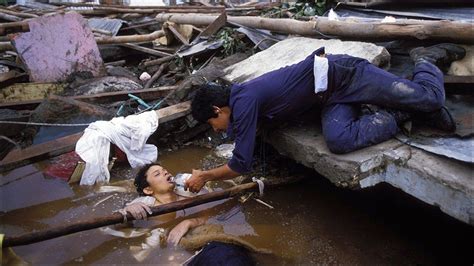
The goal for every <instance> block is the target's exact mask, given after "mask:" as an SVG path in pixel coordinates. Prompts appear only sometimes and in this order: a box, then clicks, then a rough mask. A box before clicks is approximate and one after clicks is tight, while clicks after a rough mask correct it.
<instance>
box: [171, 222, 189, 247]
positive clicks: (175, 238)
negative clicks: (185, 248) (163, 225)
mask: <svg viewBox="0 0 474 266" xmlns="http://www.w3.org/2000/svg"><path fill="white" fill-rule="evenodd" d="M190 228H191V221H190V220H184V221H182V222H180V223H179V224H178V225H176V226H175V227H174V228H173V229H172V230H171V231H170V233H169V234H168V243H171V244H173V245H175V246H177V245H178V243H179V241H180V240H181V238H182V237H183V236H184V235H185V234H186V233H187V232H188V230H189V229H190Z"/></svg>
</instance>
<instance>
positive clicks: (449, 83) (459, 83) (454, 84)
mask: <svg viewBox="0 0 474 266" xmlns="http://www.w3.org/2000/svg"><path fill="white" fill-rule="evenodd" d="M444 87H445V89H446V94H470V95H472V94H474V76H444Z"/></svg>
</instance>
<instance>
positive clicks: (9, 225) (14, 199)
mask: <svg viewBox="0 0 474 266" xmlns="http://www.w3.org/2000/svg"><path fill="white" fill-rule="evenodd" d="M209 152H210V151H209V150H207V149H204V148H196V147H187V148H184V149H182V150H179V151H175V152H164V153H162V154H160V161H161V163H162V164H163V165H164V166H165V167H166V168H167V169H168V170H170V171H171V172H172V173H177V172H190V171H191V169H192V168H198V167H199V166H200V160H201V158H202V157H203V156H205V155H206V154H208V153H209ZM42 167H43V166H42V165H41V164H39V165H38V164H37V165H30V166H26V167H22V168H19V169H16V170H14V171H12V172H10V173H7V174H4V175H3V176H1V177H0V182H1V183H0V184H1V187H0V189H1V190H0V193H1V202H2V204H1V210H2V212H1V214H0V220H1V230H0V231H1V232H2V233H5V234H6V235H18V234H21V233H24V232H31V231H34V230H43V229H48V228H51V227H54V226H57V225H63V224H64V223H69V222H73V221H77V220H81V219H86V218H90V217H96V216H100V215H102V214H109V213H110V212H112V211H113V210H116V209H119V208H120V207H122V206H123V204H124V203H126V202H129V201H131V200H132V199H133V198H134V197H135V196H136V194H135V193H134V192H133V187H131V186H130V184H129V183H126V182H125V185H124V182H123V181H116V180H119V179H121V177H122V179H123V175H125V176H126V175H130V176H131V175H132V174H133V173H132V172H130V171H125V172H122V173H121V174H119V175H121V176H120V177H117V176H115V177H114V176H113V177H112V184H113V183H114V182H115V184H116V185H120V186H122V187H125V188H129V189H130V191H129V192H105V193H100V192H98V187H80V186H77V185H73V186H70V185H68V184H67V183H66V182H64V181H62V180H57V179H50V178H47V177H44V176H43V174H42V173H41V171H40V169H42ZM306 176H307V178H306V179H305V180H304V181H302V182H301V183H298V184H294V185H289V186H286V187H283V188H278V189H273V190H271V191H270V190H268V191H266V193H265V196H264V198H263V200H264V201H265V202H267V203H269V204H271V205H272V206H274V207H275V209H273V210H272V209H269V208H267V207H265V206H263V205H261V204H259V203H257V202H256V201H254V200H250V201H247V202H245V203H243V204H240V203H239V202H238V201H237V200H235V199H231V200H227V201H225V200H224V201H220V202H217V203H213V204H208V205H205V206H201V207H199V208H198V209H197V210H195V211H187V212H186V213H183V212H178V214H177V216H178V218H177V219H178V220H177V221H180V220H181V219H183V218H185V217H187V216H189V215H193V214H194V215H196V214H195V213H196V212H199V211H201V210H203V209H209V210H210V214H211V215H210V219H209V221H208V222H209V223H215V224H221V225H223V226H224V229H225V231H226V232H227V233H229V234H234V235H238V236H240V237H242V238H243V239H245V240H247V241H249V242H250V243H252V244H254V245H255V246H257V247H259V248H266V249H270V250H271V251H272V252H273V253H274V255H260V254H256V255H255V256H254V257H255V259H256V261H257V262H258V264H262V265H281V264H287V265H292V264H318V263H322V264H341V263H342V264H394V265H400V264H447V263H449V264H452V265H456V264H469V265H472V263H473V262H474V259H473V257H474V255H473V252H472V247H473V246H474V232H473V227H471V226H469V225H466V224H463V223H461V222H458V221H456V220H454V219H452V218H450V217H448V216H446V215H444V214H442V213H441V212H440V211H439V210H438V209H436V208H435V207H432V206H428V205H426V204H424V203H422V202H420V201H418V200H416V199H414V198H412V197H410V196H407V195H405V194H403V193H402V192H401V191H398V190H397V189H394V188H392V187H390V186H388V185H382V186H377V187H375V188H372V189H368V190H363V191H348V190H344V189H339V188H336V187H334V186H333V185H332V184H330V183H329V182H327V181H326V180H325V179H324V178H323V177H321V176H319V175H318V174H317V173H315V172H313V171H310V170H308V171H306ZM126 184H128V185H126ZM105 198H108V199H107V200H106V201H104V202H102V203H100V204H97V203H98V202H99V201H100V200H103V199H105ZM95 205H96V206H95ZM174 224H176V222H175V223H173V222H171V223H165V224H162V225H163V227H164V228H165V229H166V228H168V229H169V228H171V227H172V226H173V225H174ZM149 226H150V222H139V223H137V224H136V225H135V227H137V228H138V227H144V228H147V227H149ZM153 226H155V225H153ZM145 238H146V237H145V236H142V237H138V238H132V239H124V238H118V237H114V236H110V235H105V234H103V233H102V231H101V230H100V229H94V230H89V231H85V232H81V233H76V234H73V235H69V236H64V237H59V238H56V239H52V240H47V241H43V242H39V243H35V244H31V245H26V246H18V247H14V248H13V250H14V252H15V253H16V254H17V255H18V256H20V257H21V258H22V259H23V260H25V261H27V262H29V263H32V264H136V263H138V262H137V260H136V259H135V258H134V257H133V256H132V253H131V251H130V247H131V246H139V245H141V243H143V242H144V241H145ZM191 255H192V253H191V252H188V251H185V250H182V249H180V248H175V247H170V246H167V247H158V248H157V249H155V250H153V251H152V252H151V254H150V255H149V256H148V257H147V258H146V259H145V260H144V261H143V262H142V263H144V264H180V263H182V262H184V261H185V260H186V259H188V258H189V257H190V256H191Z"/></svg>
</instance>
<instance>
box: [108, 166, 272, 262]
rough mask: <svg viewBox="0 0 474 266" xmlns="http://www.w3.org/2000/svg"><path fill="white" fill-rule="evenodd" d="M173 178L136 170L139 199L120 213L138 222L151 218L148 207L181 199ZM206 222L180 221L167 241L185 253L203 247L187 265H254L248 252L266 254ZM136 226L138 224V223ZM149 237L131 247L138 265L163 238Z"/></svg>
mask: <svg viewBox="0 0 474 266" xmlns="http://www.w3.org/2000/svg"><path fill="white" fill-rule="evenodd" d="M172 178H173V177H172V175H171V174H170V173H169V172H168V171H167V170H166V169H165V168H163V167H162V166H161V165H159V164H150V165H146V166H144V167H143V168H141V169H140V170H139V172H138V174H137V176H136V178H135V183H134V184H135V187H136V188H137V192H138V193H139V195H140V197H139V198H137V199H135V200H133V201H132V202H130V203H129V204H127V206H126V207H125V208H123V209H122V210H120V212H121V213H122V214H124V215H126V214H127V213H130V214H131V215H132V216H133V217H134V218H135V219H137V220H146V219H147V216H148V214H151V209H150V207H153V206H158V205H161V204H167V203H171V202H174V201H176V200H180V199H182V197H181V196H179V195H177V194H176V193H175V183H174V182H173V180H172ZM183 212H184V211H183ZM184 214H186V213H184ZM176 217H177V213H169V214H166V215H161V216H159V217H156V218H152V219H150V221H149V222H153V223H155V222H161V223H162V222H170V221H173V220H174V219H175V218H176ZM152 220H153V221H152ZM206 221H207V215H205V214H204V215H202V216H200V217H197V218H190V219H185V220H182V221H181V222H179V223H178V224H177V225H176V226H174V227H173V228H172V229H171V231H170V232H169V234H168V236H167V237H166V240H167V242H168V244H171V245H173V246H177V245H178V244H179V245H180V246H181V247H183V248H185V249H193V250H195V249H199V248H201V247H203V248H202V250H201V251H200V252H199V254H198V255H197V256H195V257H194V258H192V260H190V261H189V263H188V264H187V265H201V264H202V265H204V264H205V265H222V264H225V265H254V262H253V259H252V257H251V256H250V255H249V253H248V250H251V251H256V252H264V253H268V252H266V251H264V250H259V249H257V248H255V247H254V246H252V245H251V244H249V243H247V242H245V241H243V240H241V239H239V238H237V237H234V236H230V235H226V234H224V232H223V230H222V228H221V227H219V226H217V225H205V223H206ZM138 223H140V221H137V224H138ZM147 227H148V226H147ZM193 229H195V230H193ZM188 232H189V233H188ZM150 233H151V235H150V236H149V237H147V239H146V241H145V243H144V244H142V246H141V247H139V246H136V247H130V249H131V251H132V254H133V256H134V257H135V259H137V260H138V261H139V262H141V261H143V260H144V259H146V257H147V256H148V255H149V254H150V252H151V251H152V250H153V248H156V247H158V246H159V245H160V243H161V240H163V239H164V238H165V236H164V230H163V229H162V228H157V229H153V230H152V231H151V232H150ZM112 234H113V233H112ZM113 235H117V234H113ZM185 235H186V237H184V236H185Z"/></svg>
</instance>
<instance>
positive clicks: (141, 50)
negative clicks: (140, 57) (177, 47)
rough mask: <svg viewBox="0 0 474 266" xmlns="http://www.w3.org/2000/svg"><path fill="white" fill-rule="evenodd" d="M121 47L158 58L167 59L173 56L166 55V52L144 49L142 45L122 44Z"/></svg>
mask: <svg viewBox="0 0 474 266" xmlns="http://www.w3.org/2000/svg"><path fill="white" fill-rule="evenodd" d="M120 46H123V47H126V48H130V49H133V50H137V51H140V52H143V53H147V54H150V55H154V56H158V57H165V56H171V55H172V54H170V53H165V52H162V51H158V50H155V49H150V48H147V47H142V46H140V45H136V44H132V43H123V44H120Z"/></svg>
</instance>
